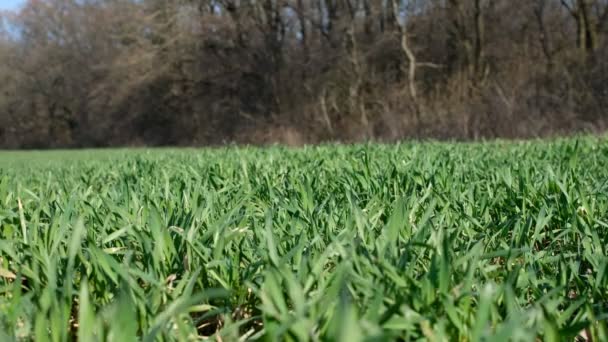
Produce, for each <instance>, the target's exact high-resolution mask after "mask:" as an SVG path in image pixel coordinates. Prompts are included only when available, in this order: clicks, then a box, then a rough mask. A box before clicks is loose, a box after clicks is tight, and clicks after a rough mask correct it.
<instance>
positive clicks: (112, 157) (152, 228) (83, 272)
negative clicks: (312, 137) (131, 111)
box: [0, 138, 608, 341]
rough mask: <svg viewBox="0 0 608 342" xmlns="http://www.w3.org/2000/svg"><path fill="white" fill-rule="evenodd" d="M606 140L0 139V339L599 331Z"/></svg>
mask: <svg viewBox="0 0 608 342" xmlns="http://www.w3.org/2000/svg"><path fill="white" fill-rule="evenodd" d="M607 241H608V143H607V142H606V141H605V140H604V138H581V139H578V140H574V139H561V140H555V141H551V142H548V141H547V142H529V143H503V142H494V143H485V144H448V143H420V144H415V143H411V144H403V145H357V146H350V147H346V146H342V147H336V146H322V147H315V148H303V149H283V148H278V147H274V148H268V149H254V148H240V149H237V148H226V149H216V150H194V149H189V150H107V151H78V152H77V151H58V152H0V340H1V341H11V340H32V339H36V340H40V341H45V340H50V341H65V340H72V339H74V338H79V339H80V340H83V341H93V340H109V341H129V340H133V339H135V338H136V337H137V338H141V339H143V340H145V341H154V340H158V339H162V340H165V341H171V340H196V339H201V338H207V337H208V338H210V339H217V340H223V341H238V340H239V339H242V340H246V339H248V338H249V339H263V340H268V341H272V340H297V341H305V340H311V341H314V340H331V341H359V340H365V341H383V340H416V339H427V340H434V341H448V340H450V341H477V340H480V339H484V338H485V339H488V340H491V341H506V340H515V341H536V340H538V339H541V340H545V341H558V340H570V341H573V340H575V338H579V339H584V338H593V340H594V341H600V340H604V341H606V340H608V324H607V320H608V254H607V253H608V251H607V250H608V243H607Z"/></svg>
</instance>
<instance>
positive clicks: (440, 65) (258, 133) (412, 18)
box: [0, 0, 608, 148]
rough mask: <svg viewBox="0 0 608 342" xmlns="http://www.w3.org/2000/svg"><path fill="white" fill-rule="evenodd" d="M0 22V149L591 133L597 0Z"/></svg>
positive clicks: (39, 8)
mask: <svg viewBox="0 0 608 342" xmlns="http://www.w3.org/2000/svg"><path fill="white" fill-rule="evenodd" d="M0 23H1V26H0V146H1V147H4V148H47V147H85V146H86V147H93V146H117V145H122V146H125V145H126V146H129V145H151V146H159V145H214V144H223V143H227V142H237V143H269V142H282V143H287V144H302V143H315V142H322V141H344V142H350V141H361V140H380V141H394V140H398V139H403V138H427V137H431V138H440V139H463V140H465V139H466V140H469V139H479V138H494V137H504V138H521V137H537V136H547V135H555V134H567V133H572V132H581V131H586V132H590V131H591V132H600V131H603V130H604V129H605V128H606V125H607V121H606V120H607V112H606V108H608V58H607V56H608V41H607V39H606V34H607V32H608V0H171V1H167V0H29V1H27V2H26V4H25V5H24V6H23V7H22V8H21V9H20V10H19V11H17V12H5V13H2V15H1V17H0Z"/></svg>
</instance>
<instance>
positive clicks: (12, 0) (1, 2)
mask: <svg viewBox="0 0 608 342" xmlns="http://www.w3.org/2000/svg"><path fill="white" fill-rule="evenodd" d="M24 2H25V0H0V10H5V9H9V10H12V9H16V8H19V6H21V5H22V4H23V3H24Z"/></svg>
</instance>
